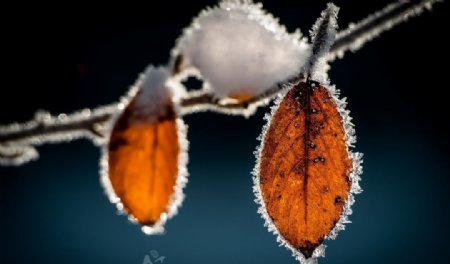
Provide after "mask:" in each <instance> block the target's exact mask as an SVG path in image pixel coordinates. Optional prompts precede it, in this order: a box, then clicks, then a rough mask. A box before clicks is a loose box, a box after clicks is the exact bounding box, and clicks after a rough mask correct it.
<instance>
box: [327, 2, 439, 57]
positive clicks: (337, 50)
mask: <svg viewBox="0 0 450 264" xmlns="http://www.w3.org/2000/svg"><path fill="white" fill-rule="evenodd" d="M436 2H440V0H410V1H408V0H403V1H398V2H395V3H392V4H389V5H387V6H386V7H385V8H383V9H382V10H380V11H378V12H376V13H374V14H373V15H370V16H368V17H367V18H365V19H363V20H362V21H360V22H358V23H356V24H350V26H349V27H348V28H347V29H346V30H342V31H340V32H339V33H338V34H337V36H336V41H335V42H334V45H333V46H332V47H331V50H330V54H329V57H328V61H333V60H335V59H336V58H342V57H343V56H344V53H345V52H347V51H348V50H350V51H352V52H355V51H357V50H358V49H360V48H361V47H362V46H364V44H366V43H367V42H369V41H371V40H372V39H374V38H376V37H378V36H379V35H380V34H381V33H383V32H384V31H387V30H389V29H391V28H392V27H394V26H396V25H398V24H400V23H402V22H406V21H407V20H408V19H409V18H410V17H413V16H418V15H420V14H421V13H422V12H423V11H424V10H425V9H431V7H432V6H433V4H435V3H436Z"/></svg>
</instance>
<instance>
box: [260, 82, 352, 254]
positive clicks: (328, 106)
mask: <svg viewBox="0 0 450 264" xmlns="http://www.w3.org/2000/svg"><path fill="white" fill-rule="evenodd" d="M263 140H264V141H263V146H262V149H261V152H260V164H259V173H258V175H259V177H260V178H259V188H260V192H261V196H262V203H264V205H265V207H264V208H265V209H266V210H267V212H266V213H267V214H268V216H269V218H270V219H271V221H272V222H273V224H274V225H275V227H276V229H277V230H278V233H279V234H280V235H281V236H282V237H283V238H284V240H285V241H286V242H287V243H289V244H290V246H291V247H292V248H294V249H295V250H297V251H300V252H301V253H302V254H303V255H304V256H305V257H306V258H309V257H311V256H312V254H313V252H314V250H315V249H316V248H317V247H318V246H319V245H320V244H322V241H323V240H324V239H325V237H326V236H327V235H328V234H329V233H330V232H331V230H332V229H333V228H334V227H335V225H336V223H337V222H338V221H339V219H340V218H341V215H342V214H343V210H344V205H345V204H346V202H347V199H348V197H349V193H350V188H351V180H350V179H349V176H350V173H351V170H352V160H351V158H350V157H349V151H348V150H347V145H346V140H345V130H344V126H343V121H342V117H341V115H340V113H339V111H338V109H337V106H336V104H335V102H334V100H333V99H332V98H331V95H330V92H329V91H328V90H327V89H326V88H325V87H323V86H320V85H318V84H317V83H315V82H301V83H299V84H298V85H296V86H295V87H294V88H292V89H291V90H290V91H289V92H288V93H287V94H286V96H285V97H284V99H283V100H282V102H281V103H280V105H279V107H278V109H277V110H276V112H275V114H274V116H273V117H272V120H271V123H270V124H269V127H268V130H267V132H266V134H265V138H264V139H263Z"/></svg>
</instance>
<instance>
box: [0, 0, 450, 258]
mask: <svg viewBox="0 0 450 264" xmlns="http://www.w3.org/2000/svg"><path fill="white" fill-rule="evenodd" d="M215 2H216V1H213V0H209V1H183V2H179V3H177V2H170V1H152V2H151V3H150V2H149V3H147V4H146V5H143V4H132V3H129V2H121V3H120V4H117V5H116V4H112V3H109V4H108V5H107V6H103V7H102V8H97V7H95V6H94V4H91V3H82V2H79V1H76V2H75V1H74V2H72V3H67V2H64V4H63V3H61V4H56V5H52V6H48V7H47V6H45V5H44V4H42V3H39V6H29V5H27V6H25V4H21V5H20V6H16V7H10V8H6V7H5V8H2V9H3V10H2V11H3V12H4V13H7V14H9V15H10V16H11V17H12V18H10V19H8V20H6V18H5V17H3V18H2V20H3V21H2V23H1V29H2V30H1V31H2V46H3V48H2V64H3V67H2V68H3V70H2V81H3V83H4V85H3V86H2V87H1V88H0V89H1V92H0V98H1V103H0V123H1V124H8V123H10V122H13V121H26V120H29V119H30V118H32V117H33V114H34V112H35V111H36V110H37V109H45V110H49V111H50V112H51V113H53V114H57V113H60V112H72V111H74V110H78V109H80V108H85V107H95V106H97V105H100V104H107V103H110V102H113V101H116V100H117V99H118V98H119V97H120V96H121V95H123V94H124V93H125V92H126V91H127V90H128V87H129V86H130V85H131V84H132V83H133V82H134V80H135V79H136V77H137V75H138V73H139V72H141V71H142V70H143V69H144V68H145V67H146V65H148V64H149V63H150V64H155V65H161V64H165V63H166V62H167V60H168V57H169V51H170V49H171V48H172V47H173V45H174V42H175V40H176V38H177V37H178V35H179V34H180V32H181V30H182V29H183V28H184V27H185V26H188V25H189V23H190V22H191V19H192V17H193V16H196V15H197V14H198V12H199V11H200V10H201V9H202V8H204V7H205V6H207V5H209V6H211V5H214V4H215ZM388 2H389V1H370V2H369V1H335V3H336V4H337V5H338V6H340V7H341V11H340V15H339V24H340V25H341V27H342V28H345V27H346V26H347V25H348V23H350V22H352V21H357V20H359V19H362V18H364V17H365V16H366V15H368V14H370V13H372V12H373V11H375V10H378V9H380V8H382V7H384V6H385V5H386V4H387V3H388ZM263 3H264V7H265V8H266V9H267V10H269V11H270V12H272V13H273V14H274V15H275V16H276V17H279V18H280V21H281V23H283V24H285V25H286V26H287V28H288V29H289V31H293V30H294V29H295V28H297V27H299V28H300V29H301V30H302V32H303V33H306V34H307V32H308V30H309V29H310V27H311V25H312V24H313V23H314V21H315V19H316V18H317V17H318V16H319V15H320V12H321V11H322V9H324V8H325V6H326V1H300V0H297V1H264V2H263ZM445 15H448V4H446V3H444V4H438V5H436V7H435V8H434V10H433V12H432V13H430V12H425V13H424V14H423V15H422V16H421V17H419V18H414V19H412V20H411V21H409V22H408V23H406V24H402V25H400V26H398V27H396V28H394V29H393V30H391V31H390V32H387V33H384V34H383V35H382V36H381V38H379V39H376V40H374V41H373V42H371V43H369V44H367V45H366V46H365V47H364V48H363V49H361V50H360V51H358V52H357V53H355V54H346V56H345V58H344V59H342V60H339V61H336V62H334V63H333V64H332V70H331V72H330V77H331V80H332V82H333V83H334V84H336V85H337V87H338V88H339V89H341V91H342V95H343V96H344V97H348V101H349V106H348V108H349V109H350V110H351V111H352V117H353V118H354V123H355V125H356V131H357V136H358V142H357V144H356V146H357V148H356V150H357V151H361V152H363V153H364V154H365V158H364V174H363V175H362V182H361V186H362V188H363V189H364V192H363V193H362V194H360V195H358V196H357V197H356V204H355V205H354V206H353V211H354V214H353V215H352V216H351V218H350V219H351V220H352V221H353V223H352V224H350V225H348V226H347V230H345V231H343V232H341V233H340V234H339V236H338V238H337V240H335V241H327V242H326V244H327V245H328V248H327V252H326V258H323V259H320V263H324V264H325V263H326V264H331V263H448V260H447V261H445V259H447V256H446V254H447V252H446V250H447V249H448V248H449V246H450V244H449V239H448V237H449V235H450V234H449V228H448V225H449V224H450V214H449V208H450V207H449V205H448V202H449V193H448V192H449V188H450V178H449V176H450V173H449V172H450V166H449V161H448V159H449V157H450V156H449V154H448V151H449V147H450V144H449V139H448V133H449V129H448V128H449V126H448V121H449V117H448V114H449V111H448V102H447V101H448V99H447V98H446V96H445V93H444V92H445V89H448V79H446V78H447V77H448V66H441V65H445V63H448V61H447V60H446V58H448V47H449V42H448V40H447V39H446V38H445V36H444V34H447V33H448V32H447V31H446V29H444V28H445V26H444V25H445V22H446V19H445ZM260 66H261V67H264V65H260ZM267 111H268V108H267V107H265V108H262V109H260V110H259V111H258V112H257V113H256V114H255V115H254V116H252V117H251V118H249V119H245V118H243V117H230V116H225V115H220V114H214V113H201V114H193V115H189V116H186V118H185V120H186V123H187V124H188V125H189V132H188V137H189V140H190V162H189V166H188V168H189V171H190V177H189V184H188V186H187V188H186V189H185V193H186V196H187V197H186V199H185V201H184V204H183V206H182V208H181V209H180V211H179V214H178V215H177V216H176V217H174V218H173V219H172V220H170V221H169V222H168V223H167V226H166V230H167V233H166V234H165V235H163V236H146V235H144V234H143V233H142V232H141V231H140V228H139V227H138V226H136V225H133V224H131V223H130V222H128V220H127V219H126V217H124V216H117V215H116V209H115V207H114V206H113V205H111V204H110V203H109V201H108V199H107V198H106V196H105V195H104V194H103V189H102V187H101V185H100V182H99V172H98V171H99V168H98V161H99V157H100V152H99V149H98V148H97V147H95V146H93V145H92V144H91V143H90V142H89V141H87V140H78V141H75V142H72V143H65V144H56V145H45V146H42V147H40V148H39V152H40V158H39V160H37V161H35V162H30V163H29V164H26V165H24V166H21V167H0V212H1V217H0V263H136V264H141V263H143V261H144V258H145V256H146V255H148V256H150V259H151V260H152V261H153V260H155V258H154V257H155V256H156V255H158V256H159V257H161V256H163V257H165V259H164V261H163V263H167V264H175V263H194V264H202V263H218V264H220V263H296V261H295V260H294V258H292V257H291V253H290V252H289V251H288V250H286V249H284V248H280V247H278V245H277V243H276V240H275V236H273V235H272V234H270V233H269V232H267V230H266V228H265V227H264V226H263V220H262V219H261V218H260V216H259V215H258V214H257V213H256V210H257V205H256V204H255V203H254V202H253V199H254V195H253V193H252V179H251V175H250V172H251V170H252V168H253V166H254V163H255V158H254V156H253V151H254V150H255V147H256V146H257V144H258V142H257V140H256V137H257V136H258V135H259V134H260V131H261V127H262V125H263V124H264V122H263V120H262V117H263V115H264V113H266V112H267ZM154 263H159V262H154Z"/></svg>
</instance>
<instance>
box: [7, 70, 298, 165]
mask: <svg viewBox="0 0 450 264" xmlns="http://www.w3.org/2000/svg"><path fill="white" fill-rule="evenodd" d="M296 80H297V78H294V79H291V80H288V81H286V82H285V83H280V84H277V85H275V86H274V87H272V88H271V89H268V90H267V91H266V92H265V93H263V94H261V95H258V96H256V97H254V98H251V99H249V100H246V101H235V100H230V101H223V100H218V99H216V98H215V97H214V96H213V95H212V94H210V93H195V92H194V93H192V94H191V95H189V94H188V96H186V97H185V98H184V99H182V100H181V102H180V110H181V114H183V115H184V114H190V113H194V112H199V111H208V110H212V111H215V112H221V113H228V114H239V115H244V116H249V115H251V114H252V113H254V111H255V109H256V108H257V107H258V106H260V105H262V104H267V103H268V102H269V99H270V98H271V97H273V96H274V95H276V94H277V93H278V92H279V91H280V90H281V89H282V88H283V87H284V86H285V85H289V83H290V82H296ZM124 107H125V105H124V103H122V102H120V103H113V104H110V105H107V106H101V107H98V108H95V109H84V110H81V111H77V112H74V113H72V114H64V113H62V114H59V115H51V114H50V113H48V112H43V111H38V112H37V113H36V114H35V117H34V118H33V119H32V120H30V121H28V122H24V123H13V124H10V125H6V126H0V165H21V164H23V163H26V162H28V161H31V160H34V159H36V158H37V157H38V152H37V151H36V149H35V148H34V147H35V146H39V145H43V144H46V143H60V142H69V141H72V140H76V139H80V138H87V139H90V140H92V141H93V142H94V143H95V144H102V143H103V142H104V140H105V136H107V129H108V128H109V126H108V125H109V122H110V121H111V120H112V119H113V118H114V117H115V116H116V115H118V114H119V113H120V112H121V111H122V110H123V109H124Z"/></svg>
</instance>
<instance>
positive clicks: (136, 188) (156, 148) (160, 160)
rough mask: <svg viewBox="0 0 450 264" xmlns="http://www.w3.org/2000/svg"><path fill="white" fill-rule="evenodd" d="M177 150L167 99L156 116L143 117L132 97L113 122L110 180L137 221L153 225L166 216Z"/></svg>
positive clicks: (174, 124)
mask: <svg viewBox="0 0 450 264" xmlns="http://www.w3.org/2000/svg"><path fill="white" fill-rule="evenodd" d="M179 154H180V142H179V138H178V130H177V119H176V115H175V112H174V109H173V106H172V104H171V103H169V102H168V103H167V104H166V109H165V111H162V112H161V113H159V116H157V117H156V118H153V117H152V118H151V119H146V117H145V116H139V111H138V109H136V107H135V104H134V102H133V101H132V102H131V103H130V104H129V105H128V107H127V108H126V109H125V110H124V112H123V113H122V115H121V116H120V117H119V119H118V120H117V122H116V123H115V125H114V127H113V130H112V133H111V137H110V141H109V144H108V169H109V180H110V183H111V187H112V189H113V191H114V193H115V195H116V196H117V197H118V198H120V202H121V203H122V204H123V208H124V209H125V211H126V212H127V213H128V214H130V215H132V216H133V217H134V218H135V219H136V220H137V221H138V222H139V223H140V224H142V225H145V226H153V225H155V223H157V222H158V221H160V220H161V218H164V219H165V218H166V217H163V214H167V213H168V211H169V208H170V206H172V204H171V203H172V202H173V199H174V195H175V192H176V184H177V178H178V177H180V176H179V174H180V173H179V168H178V164H179V158H180V155H179ZM164 219H163V221H165V220H164Z"/></svg>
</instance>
